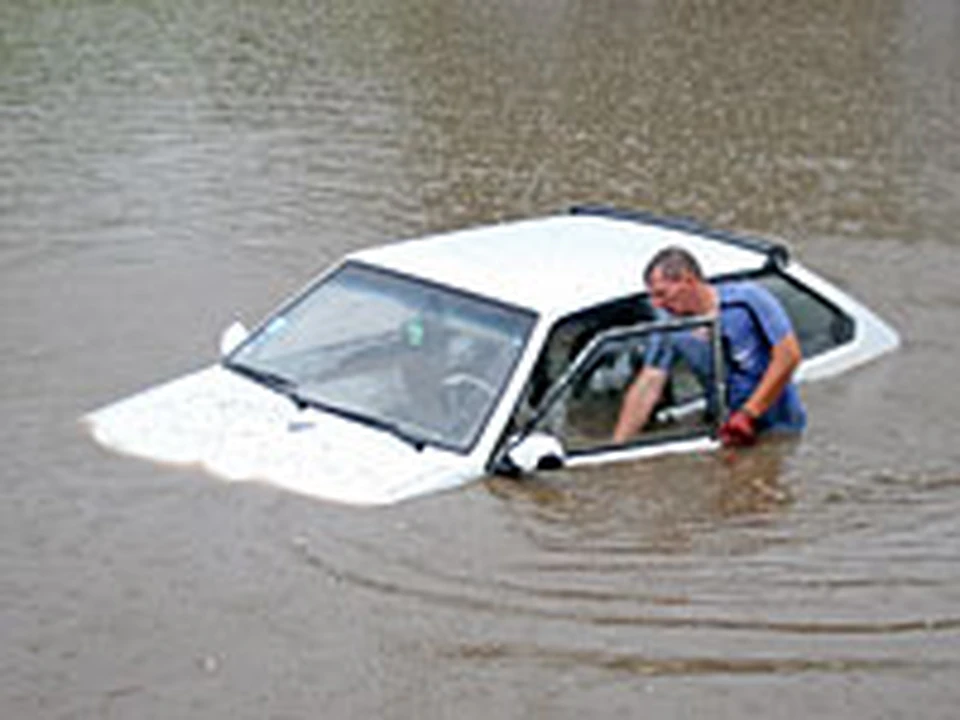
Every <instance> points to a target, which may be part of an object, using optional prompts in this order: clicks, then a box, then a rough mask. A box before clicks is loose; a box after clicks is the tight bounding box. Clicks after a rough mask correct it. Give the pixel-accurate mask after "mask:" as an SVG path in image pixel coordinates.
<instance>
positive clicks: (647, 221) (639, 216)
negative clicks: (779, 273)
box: [569, 205, 790, 267]
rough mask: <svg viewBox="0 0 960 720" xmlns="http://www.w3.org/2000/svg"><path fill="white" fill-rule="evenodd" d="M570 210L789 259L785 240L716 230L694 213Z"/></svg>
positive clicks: (775, 261)
mask: <svg viewBox="0 0 960 720" xmlns="http://www.w3.org/2000/svg"><path fill="white" fill-rule="evenodd" d="M569 213H570V214H571V215H591V216H595V217H605V218H611V219H614V220H627V221H630V222H637V223H642V224H644V225H656V226H658V227H663V228H668V229H670V230H681V231H683V232H686V233H691V234H694V235H698V236H700V237H704V238H707V239H709V240H716V241H717V242H722V243H726V244H727V245H734V246H736V247H740V248H744V249H746V250H752V251H753V252H758V253H762V254H764V255H766V256H767V263H768V264H770V265H773V266H775V267H784V266H786V265H787V263H789V262H790V250H789V248H788V247H787V246H786V245H784V244H783V243H778V242H773V241H770V240H764V239H762V238H755V237H750V236H747V235H738V234H736V233H733V232H730V231H728V230H717V229H715V228H711V227H710V226H708V225H704V224H703V223H701V222H700V221H699V220H696V219H695V218H691V217H680V216H672V215H657V214H655V213H652V212H648V211H646V210H627V209H623V208H616V207H612V206H609V205H574V206H573V207H571V208H570V210H569Z"/></svg>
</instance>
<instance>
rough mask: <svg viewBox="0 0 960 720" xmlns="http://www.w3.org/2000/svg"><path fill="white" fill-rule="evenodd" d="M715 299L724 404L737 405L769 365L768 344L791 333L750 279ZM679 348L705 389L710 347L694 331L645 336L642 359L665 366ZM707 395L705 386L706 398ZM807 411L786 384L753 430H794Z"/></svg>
mask: <svg viewBox="0 0 960 720" xmlns="http://www.w3.org/2000/svg"><path fill="white" fill-rule="evenodd" d="M717 293H718V299H719V301H720V336H721V343H722V345H723V359H724V364H725V366H726V371H727V377H726V381H727V406H728V407H729V408H730V409H731V410H736V409H738V408H740V407H741V406H742V405H743V404H744V403H745V402H746V401H747V399H749V397H750V395H751V394H753V391H754V389H755V388H756V387H757V385H758V384H759V383H760V379H761V378H762V377H763V373H764V372H765V371H766V369H767V365H769V363H770V352H771V348H773V346H774V345H776V344H777V343H778V342H780V341H781V340H783V339H784V338H785V337H786V336H787V335H788V334H790V333H791V332H792V331H793V327H792V325H791V324H790V318H789V317H788V316H787V313H786V312H785V311H784V309H783V307H782V306H781V305H780V303H779V302H778V301H777V299H776V298H775V297H774V296H773V295H772V294H771V293H770V291H768V290H767V289H766V288H763V287H761V286H760V285H757V284H756V283H753V282H738V283H726V284H724V285H720V286H718V287H717ZM674 352H679V353H680V354H681V355H682V356H683V358H684V359H685V360H686V361H687V364H688V365H689V366H690V369H691V370H693V372H694V373H695V374H696V375H697V377H699V378H700V380H701V382H702V383H703V384H704V386H705V387H707V388H711V387H712V381H711V369H712V365H713V363H712V359H711V348H710V345H709V343H708V342H706V340H705V339H704V338H703V337H702V336H700V335H698V334H697V333H696V331H689V330H688V331H683V332H677V333H671V334H670V335H666V334H658V335H655V336H654V337H653V338H652V339H651V343H650V345H649V347H648V350H647V353H646V362H647V363H652V364H653V365H654V366H656V367H659V368H661V369H663V370H669V368H670V365H671V363H672V362H673V353H674ZM710 395H711V393H710V392H709V390H708V402H709V401H710V400H711V398H710V397H709V396H710ZM806 424H807V414H806V411H805V410H804V408H803V403H802V402H801V401H800V393H799V392H797V387H796V385H795V384H794V383H793V382H790V383H789V384H788V385H787V386H786V387H785V388H784V389H783V392H782V393H781V394H780V397H779V398H777V400H776V401H775V402H774V403H773V404H772V405H771V406H770V407H769V408H768V409H767V411H766V412H765V413H764V414H763V415H761V416H760V417H759V418H757V429H758V430H760V431H764V430H787V431H800V430H803V428H804V427H805V426H806Z"/></svg>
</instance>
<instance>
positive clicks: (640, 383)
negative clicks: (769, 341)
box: [613, 363, 772, 443]
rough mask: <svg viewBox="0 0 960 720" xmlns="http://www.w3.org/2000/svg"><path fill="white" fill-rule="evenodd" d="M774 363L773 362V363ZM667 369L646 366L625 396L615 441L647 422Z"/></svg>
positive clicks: (620, 440)
mask: <svg viewBox="0 0 960 720" xmlns="http://www.w3.org/2000/svg"><path fill="white" fill-rule="evenodd" d="M771 364H772V363H771ZM666 380H667V371H666V370H661V369H660V368H658V367H655V366H653V365H646V366H644V368H643V370H641V371H640V374H639V375H637V379H636V380H634V381H633V382H632V383H631V384H630V387H629V388H627V392H626V394H625V395H624V397H623V403H622V404H621V405H620V417H619V418H617V426H616V429H615V430H614V431H613V441H614V442H616V443H624V442H626V441H627V440H629V439H630V438H631V437H633V436H634V435H636V434H637V433H638V432H640V430H641V429H642V428H643V426H644V425H646V424H647V420H649V419H650V413H651V412H653V406H654V405H656V404H657V400H659V399H660V395H661V394H662V393H663V387H664V385H665V384H666Z"/></svg>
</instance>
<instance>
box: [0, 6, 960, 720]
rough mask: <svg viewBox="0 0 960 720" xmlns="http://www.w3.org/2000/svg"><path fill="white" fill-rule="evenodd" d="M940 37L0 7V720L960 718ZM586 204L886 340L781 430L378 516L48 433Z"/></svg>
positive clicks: (376, 15) (674, 11)
mask: <svg viewBox="0 0 960 720" xmlns="http://www.w3.org/2000/svg"><path fill="white" fill-rule="evenodd" d="M958 48H960V10H958V7H957V5H956V3H954V2H952V1H951V0H902V1H899V2H889V3H863V2H857V1H856V0H841V1H840V2H826V1H825V0H813V1H811V2H806V3H792V2H788V1H787V0H777V1H774V2H767V3H754V2H747V1H746V0H735V1H733V2H724V3H704V2H662V1H660V0H642V1H638V2H633V3H624V2H616V1H614V0H600V1H595V0H591V2H586V1H584V0H522V1H521V0H493V1H492V2H486V3H475V2H449V1H441V0H414V1H412V2H406V3H382V2H372V1H370V0H360V1H359V2H344V1H343V0H284V1H283V2H280V3H272V4H270V3H255V2H249V1H246V0H213V1H212V2H206V3H199V4H198V3H188V2H185V1H184V0H173V1H172V2H157V1H155V0H134V1H132V2H117V1H115V0H107V1H105V2H83V1H78V2H73V3H62V2H54V1H53V0H11V1H10V2H6V3H3V4H2V6H0V168H2V170H0V306H2V307H3V325H2V328H3V332H2V333H0V352H2V353H3V357H4V364H3V370H2V380H3V381H2V382H0V409H2V411H3V414H4V417H5V418H7V419H8V422H7V425H6V426H5V430H6V432H5V433H3V435H2V437H0V454H2V457H3V458H4V461H5V462H4V464H3V469H2V470H0V487H2V488H3V490H4V495H5V502H4V503H0V507H2V508H3V510H2V512H3V515H2V516H0V528H3V531H0V532H5V533H6V535H5V542H4V547H5V548H7V551H8V560H7V565H6V566H5V568H4V573H3V577H4V586H3V590H2V593H3V606H4V611H3V626H4V628H5V631H6V634H5V636H4V641H5V642H4V646H5V649H6V650H7V652H6V661H5V662H4V663H2V664H0V672H2V673H3V677H4V680H5V682H4V686H5V690H4V694H3V695H2V696H0V713H2V714H3V715H4V716H11V717H71V716H72V717H98V716H99V717H111V716H120V717H126V716H144V715H163V716H170V717H187V716H198V715H200V716H203V717H218V716H223V717H228V716H229V717H235V716H249V717H269V716H274V717H302V716H305V715H313V714H316V710H317V708H318V707H321V708H324V711H325V714H327V715H329V716H331V717H413V716H418V717H419V716H426V717H436V716H456V717H521V716H522V717H529V716H544V717H574V716H575V717H582V716H596V715H597V714H598V710H599V709H601V708H602V709H603V711H609V715H612V716H622V717H632V716H635V715H636V714H637V711H638V710H639V709H640V708H642V709H643V710H644V711H646V712H647V714H649V715H651V716H663V717H669V716H673V715H675V714H676V708H677V707H683V708H685V712H687V714H689V715H690V716H710V717H717V716H720V717H743V716H744V715H747V714H757V713H758V712H764V713H767V714H769V713H770V711H771V710H772V711H774V714H776V715H780V716H784V715H785V716H790V717H794V716H796V717H807V716H810V715H811V714H819V715H826V716H829V717H851V718H852V717H863V716H886V715H896V714H899V715H903V716H914V715H916V714H917V713H918V712H920V713H921V714H924V716H926V717H952V716H953V715H954V714H955V713H954V706H955V701H956V689H955V682H954V678H955V677H956V670H957V663H958V660H960V657H958V654H957V650H956V647H957V644H956V639H957V633H958V631H960V628H958V618H960V615H958V613H957V611H956V598H957V588H958V582H960V574H958V572H957V568H956V562H955V559H956V557H957V553H958V550H960V534H958V530H957V524H956V520H955V519H956V517H957V513H958V512H960V482H958V481H957V478H958V477H960V469H958V468H960V451H958V449H957V445H956V442H955V439H956V437H957V434H958V433H960V421H958V419H957V418H958V417H960V416H958V414H957V413H956V408H955V404H956V403H955V402H954V395H955V393H954V392H952V388H953V383H952V378H953V376H954V367H953V365H954V362H953V358H954V357H955V356H956V354H957V352H958V351H960V347H958V341H957V333H955V332H952V330H953V329H954V328H955V326H956V315H957V297H956V291H955V287H956V281H955V277H954V275H955V273H954V270H953V268H955V267H956V266H957V262H958V256H957V255H958V245H957V242H956V237H955V229H956V227H958V226H960V195H958V192H957V188H958V187H960V177H958V173H960V155H958V148H960V128H958V125H957V123H956V122H955V118H956V117H957V115H958V110H960V108H958V105H957V103H958V98H960V93H958V83H960V51H958ZM583 201H590V202H598V201H599V202H605V203H609V204H614V205H623V206H629V207H642V208H647V209H651V210H654V211H658V212H663V213H675V214H681V215H692V216H696V217H698V218H701V219H703V220H706V221H710V222H713V223H715V224H717V225H722V226H726V227H730V228H732V229H741V230H750V231H756V232H760V233H771V234H781V235H783V236H785V237H786V238H787V239H788V240H789V241H790V243H791V244H792V245H793V247H794V249H795V250H796V251H797V254H798V256H799V257H801V258H802V260H803V261H804V262H805V263H807V264H809V265H810V266H812V267H814V268H815V269H819V270H822V271H823V272H825V274H827V275H828V276H830V277H831V278H832V279H835V280H837V281H838V282H839V284H840V285H841V286H843V287H845V288H847V289H849V290H851V291H852V292H853V293H854V294H856V295H858V296H859V297H862V298H863V299H864V300H865V301H866V302H867V304H869V305H870V306H871V307H874V308H876V309H877V311H878V312H879V313H880V314H881V315H882V316H884V317H887V318H889V319H891V321H892V322H893V323H894V325H896V326H897V327H898V329H899V330H900V331H901V332H902V334H903V336H904V339H905V344H904V347H903V349H902V350H901V351H900V352H899V353H897V354H896V355H894V356H890V357H888V358H885V359H884V360H882V361H881V362H880V363H877V364H876V365H874V366H870V367H867V368H864V369H862V370H858V371H857V372H855V373H852V374H849V375H847V376H844V377H842V378H838V379H835V380H830V381H827V382H825V383H821V384H817V385H813V386H810V387H809V388H807V389H806V390H805V401H806V403H807V405H808V407H809V408H810V410H811V427H810V430H809V432H808V433H807V435H806V436H805V437H804V438H803V439H802V440H801V441H799V442H797V443H783V444H777V443H772V444H768V445H765V446H763V447H761V448H758V449H756V450H754V451H750V452H744V453H738V454H737V455H736V456H735V457H728V456H724V455H706V456H691V457H676V458H665V459H662V460H657V461H655V462H646V463H632V464H624V465H617V466H611V467H605V468H594V469H591V470H578V471H569V470H567V471H560V472H558V473H555V474H549V475H544V476H542V477H539V478H536V479H534V480H531V481H524V482H521V483H517V482H515V481H507V480H503V479H490V480H489V481H487V482H484V483H478V484H477V485H475V486H473V487H471V488H468V489H465V490H462V491H458V492H454V493H448V494H445V495H442V496H439V497H436V498H431V499H427V500H424V501H423V502H417V503H411V504H407V505H401V506H398V507H395V508H389V509H383V510H377V511H370V512H366V511H354V510H345V509H342V508H338V507H334V506H327V505H322V504H310V503H307V502H305V501H303V500H302V499H301V498H296V497H290V496H286V495H283V494H282V493H278V492H276V491H275V490H272V489H270V488H257V487H244V488H240V487H236V486H228V487H225V486H222V485H220V484H218V483H216V482H215V481H212V480H211V479H209V478H206V477H205V476H204V475H202V474H201V473H200V472H198V471H194V470H174V469H170V468H162V467H153V466H149V465H146V464H143V463H139V462H136V461H132V460H129V459H123V458H114V457H109V456H107V455H105V454H102V453H101V452H100V451H99V450H97V449H96V448H95V447H93V445H92V444H91V443H90V442H89V440H88V439H87V438H86V437H84V436H83V434H82V432H81V430H80V429H79V428H78V427H77V426H76V424H75V419H76V418H77V417H79V416H80V415H82V414H83V413H85V412H87V411H89V410H91V409H93V408H95V407H98V406H101V405H104V404H106V403H107V402H110V401H112V400H114V399H116V398H119V397H123V396H126V395H128V394H129V393H130V392H132V391H134V390H136V389H139V388H142V387H145V386H147V385H151V384H153V383H155V382H157V381H159V380H162V379H166V378H167V377H170V376H173V375H178V374H182V373H184V372H186V371H188V370H192V369H195V368H196V367H198V366H200V365H202V364H207V363H208V362H210V361H211V360H212V359H213V356H214V353H215V352H216V350H215V347H216V337H217V336H218V334H219V332H220V330H221V329H222V328H224V327H226V326H227V325H228V324H229V322H230V321H231V320H233V319H234V317H235V315H236V314H238V313H239V314H241V315H244V316H246V319H248V320H249V321H255V320H256V318H257V317H258V316H260V315H262V314H263V313H264V312H266V311H267V309H268V308H269V307H270V306H271V304H272V303H274V302H276V300H277V299H278V298H279V297H281V296H283V295H284V294H286V293H288V292H290V291H291V290H293V289H294V288H295V287H297V286H299V285H300V284H302V283H303V282H305V281H306V280H307V279H308V277H309V276H310V275H311V274H312V272H314V271H315V270H317V269H319V268H320V267H322V266H324V265H325V264H327V263H328V262H329V261H331V260H332V259H333V258H336V257H338V256H340V255H341V254H342V253H344V252H347V251H350V250H353V249H356V248H360V247H365V246H367V245H369V244H371V243H374V242H380V241H386V240H390V239H393V238H398V237H406V236H411V235H415V234H419V233H421V232H423V231H428V230H430V231H432V230H443V229H450V228H454V227H461V226H464V225H470V224H474V223H479V222H488V221H493V220H497V219H500V218H508V217H509V218H513V217H525V216H529V215H534V214H541V213H547V212H554V211H556V210H558V209H561V208H563V207H565V206H567V205H570V204H573V203H577V202H583ZM506 261H508V259H505V262H506ZM317 471H318V472H322V471H323V470H322V468H318V470H317ZM733 676H736V681H735V682H732V681H731V677H733ZM638 678H646V679H645V680H643V681H642V682H637V679H638ZM624 680H626V681H625V682H624ZM918 708H920V710H919V711H918Z"/></svg>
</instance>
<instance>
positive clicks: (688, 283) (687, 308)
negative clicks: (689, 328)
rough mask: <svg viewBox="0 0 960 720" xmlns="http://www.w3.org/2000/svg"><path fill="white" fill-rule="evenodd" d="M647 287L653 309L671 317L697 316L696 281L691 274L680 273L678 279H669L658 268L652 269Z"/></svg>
mask: <svg viewBox="0 0 960 720" xmlns="http://www.w3.org/2000/svg"><path fill="white" fill-rule="evenodd" d="M648 287H649V290H650V301H651V302H652V303H653V306H654V307H657V308H660V309H663V310H666V311H667V312H668V313H670V314H671V315H696V314H697V279H696V278H695V277H694V276H693V274H692V273H690V272H688V271H682V272H681V273H680V276H679V277H677V278H675V279H671V278H668V277H667V276H665V275H664V274H663V272H661V270H660V268H654V270H653V272H652V273H650V282H649V283H648Z"/></svg>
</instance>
